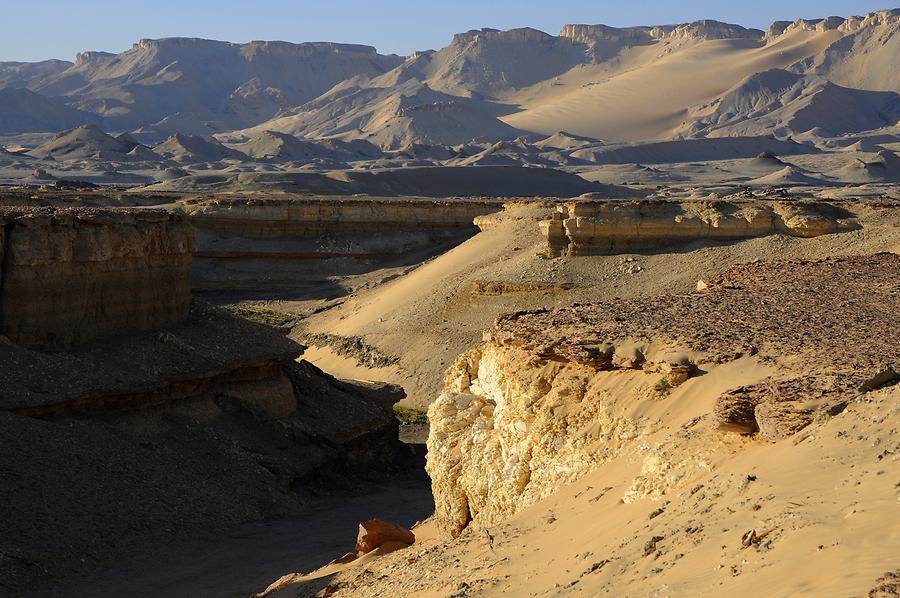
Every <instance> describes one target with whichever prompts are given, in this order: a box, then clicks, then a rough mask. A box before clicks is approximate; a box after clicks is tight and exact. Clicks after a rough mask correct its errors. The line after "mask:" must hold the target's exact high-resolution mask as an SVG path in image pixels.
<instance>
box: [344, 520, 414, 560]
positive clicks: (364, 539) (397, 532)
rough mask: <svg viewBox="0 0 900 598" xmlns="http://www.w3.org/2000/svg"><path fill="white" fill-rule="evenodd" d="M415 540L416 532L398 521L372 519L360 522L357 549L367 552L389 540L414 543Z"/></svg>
mask: <svg viewBox="0 0 900 598" xmlns="http://www.w3.org/2000/svg"><path fill="white" fill-rule="evenodd" d="M415 541H416V536H415V534H413V533H412V532H411V531H409V530H407V529H406V528H403V527H401V526H399V525H397V524H396V523H389V522H387V521H382V520H381V519H370V520H369V521H364V522H362V523H360V524H359V535H358V536H357V538H356V550H357V552H359V553H360V554H366V553H369V552H372V551H373V550H375V549H376V548H378V547H379V546H382V545H384V544H386V543H388V542H400V543H403V544H414V543H415Z"/></svg>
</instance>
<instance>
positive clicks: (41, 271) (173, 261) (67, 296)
mask: <svg viewBox="0 0 900 598" xmlns="http://www.w3.org/2000/svg"><path fill="white" fill-rule="evenodd" d="M0 224H2V232H0V240H2V243H0V247H2V249H0V334H3V335H4V336H6V337H7V338H8V339H10V340H11V341H13V342H15V343H18V344H20V345H23V346H27V347H32V348H37V349H43V350H53V351H59V350H65V349H68V348H71V347H73V346H76V345H78V344H81V343H85V342H88V341H91V340H95V339H99V338H107V337H110V336H115V335H121V334H127V333H133V332H141V331H147V330H153V329H156V328H161V327H165V326H169V325H172V324H176V323H178V322H180V321H182V320H184V318H185V317H186V316H187V312H188V307H189V305H190V286H189V275H190V270H191V254H192V252H193V250H194V231H193V228H192V227H191V225H190V223H189V222H188V221H187V219H186V218H184V217H183V216H181V215H178V214H172V213H169V212H165V211H161V210H104V209H88V208H14V207H3V208H0Z"/></svg>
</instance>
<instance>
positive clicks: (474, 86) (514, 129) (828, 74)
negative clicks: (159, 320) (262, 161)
mask: <svg viewBox="0 0 900 598" xmlns="http://www.w3.org/2000/svg"><path fill="white" fill-rule="evenodd" d="M3 86H6V87H23V88H27V89H28V90H30V91H31V92H35V93H37V94H40V96H42V97H43V98H45V99H48V100H46V101H45V100H42V99H41V98H40V97H37V98H33V99H34V101H33V102H27V101H25V102H23V100H22V98H24V97H25V96H24V95H23V92H17V94H18V95H16V94H12V92H8V97H7V103H6V106H5V107H4V106H3V105H0V114H2V115H3V117H2V118H3V121H2V122H0V129H2V130H4V131H7V132H9V131H34V130H39V129H40V128H41V127H51V129H50V130H58V129H56V127H58V128H67V127H71V126H73V125H74V124H79V123H83V122H97V123H98V124H100V125H101V126H102V127H103V128H104V129H106V130H108V131H124V130H127V131H132V132H134V134H135V136H136V138H137V139H139V140H141V141H142V142H143V143H153V142H158V141H161V140H165V139H167V138H169V137H170V136H171V135H173V134H185V135H193V136H205V137H209V136H210V135H218V134H226V135H224V136H223V138H228V139H229V140H231V141H235V142H238V143H240V142H247V141H249V140H251V139H253V138H255V137H257V136H259V135H260V134H262V133H264V132H266V131H274V132H278V133H284V134H287V135H291V136H295V137H298V138H313V139H322V138H332V139H339V140H343V141H350V140H360V139H361V140H365V141H369V142H371V143H373V144H375V145H378V146H381V147H382V148H384V149H386V150H401V149H404V148H411V147H415V146H416V145H417V144H427V145H432V146H435V145H440V146H449V145H458V144H464V143H468V142H470V141H472V140H475V139H478V140H480V141H481V142H487V143H488V144H490V143H493V142H497V141H510V140H513V139H516V138H517V137H520V136H522V135H526V134H539V135H542V136H545V137H546V136H548V135H553V134H556V133H557V132H559V131H567V132H568V133H567V134H566V135H567V136H568V137H569V138H570V139H567V140H564V139H560V140H559V142H560V143H562V144H564V145H566V144H570V143H576V144H577V143H579V142H578V141H577V140H578V139H579V138H590V139H598V140H599V139H602V140H604V141H607V142H633V141H643V140H667V139H672V138H677V137H679V136H688V137H691V136H693V137H703V136H742V135H750V136H767V135H770V134H772V133H775V134H777V135H779V136H781V137H784V136H790V135H794V134H798V133H805V132H808V131H816V132H817V133H818V134H822V135H843V134H846V133H856V132H861V131H866V130H872V129H878V128H883V127H888V128H890V127H895V126H897V122H896V115H897V105H896V94H897V93H900V9H894V10H887V11H881V12H877V13H872V14H870V15H867V16H864V17H850V18H847V19H844V18H839V17H829V18H827V19H821V20H802V19H800V20H797V21H794V22H777V23H774V24H773V25H772V26H771V27H770V28H769V29H768V30H767V31H765V32H764V31H760V30H756V29H748V28H745V27H741V26H739V25H733V24H728V23H721V22H717V21H710V20H704V21H697V22H694V23H684V24H677V25H660V26H648V27H628V28H615V27H609V26H606V25H599V24H571V25H565V26H564V27H563V28H562V30H561V31H560V33H559V35H551V34H548V33H544V32H542V31H538V30H536V29H532V28H527V27H526V28H520V29H512V30H509V31H498V30H495V29H478V30H472V31H468V32H465V33H460V34H458V35H456V36H454V37H453V39H452V40H451V41H450V43H449V45H447V46H446V47H444V48H441V49H439V50H428V51H423V52H417V53H415V54H413V55H411V56H409V57H400V56H392V55H389V56H386V55H381V54H379V53H377V52H376V51H375V49H374V48H371V47H368V46H359V45H349V44H336V43H302V44H293V43H288V42H250V43H246V44H233V43H228V42H220V41H210V40H202V39H193V38H169V39H160V40H141V41H140V42H138V43H137V44H135V45H134V47H132V48H131V49H129V50H128V51H126V52H123V53H121V54H109V53H104V52H84V53H82V54H79V55H78V57H77V59H76V61H75V62H74V63H67V62H62V61H46V62H41V63H33V64H27V63H0V87H3ZM13 100H15V102H14V101H13ZM62 105H65V106H64V107H63V106H62ZM64 108H68V109H72V110H75V111H78V112H68V111H66V110H64ZM83 114H87V115H90V116H89V117H84V116H82V115H83ZM78 118H81V119H82V120H81V121H79V120H78ZM88 118H90V119H95V120H94V121H91V120H86V119H88ZM573 140H574V141H573ZM282 141H284V140H282ZM266 143H275V144H279V143H281V142H279V141H278V140H273V139H271V138H270V139H268V140H267V141H266ZM286 143H287V145H285V144H284V143H282V145H284V148H282V149H279V150H278V151H280V152H282V151H283V152H286V153H288V154H290V153H291V152H292V151H293V150H291V149H290V147H294V149H296V147H297V146H296V144H293V145H292V142H286ZM264 145H265V144H264ZM559 149H564V148H559ZM261 151H262V150H261ZM591 151H593V150H591ZM300 153H301V154H302V153H303V151H300ZM426 153H427V152H426ZM479 159H483V160H486V161H490V162H499V161H504V160H508V159H509V157H508V156H505V154H504V152H492V153H489V154H485V155H483V156H481V157H480V158H479Z"/></svg>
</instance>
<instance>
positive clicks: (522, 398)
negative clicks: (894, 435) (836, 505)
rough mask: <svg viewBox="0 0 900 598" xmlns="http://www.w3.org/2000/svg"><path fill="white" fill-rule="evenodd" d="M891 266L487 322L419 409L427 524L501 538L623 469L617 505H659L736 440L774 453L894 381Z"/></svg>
mask: <svg viewBox="0 0 900 598" xmlns="http://www.w3.org/2000/svg"><path fill="white" fill-rule="evenodd" d="M898 265H900V257H898V256H897V255H894V254H879V255H875V256H869V257H858V258H842V259H828V260H820V261H808V262H803V261H794V262H775V263H767V264H750V265H745V266H736V267H733V268H731V269H730V270H727V271H725V273H723V274H722V275H721V276H720V278H718V279H716V280H712V281H709V282H704V283H703V284H702V285H700V287H701V288H702V290H699V291H697V292H696V293H691V294H688V295H676V296H661V297H654V298H644V299H637V300H631V301H627V300H622V301H618V302H613V303H603V304H593V305H590V304H588V305H574V306H572V307H568V308H563V309H557V310H540V311H535V312H521V313H514V314H510V315H508V316H502V317H500V318H498V320H497V322H496V323H495V325H494V326H493V327H492V328H491V329H490V330H489V331H488V332H486V333H485V336H484V341H485V342H484V344H483V345H481V346H480V347H478V348H476V349H473V350H471V351H469V352H467V353H465V354H463V355H462V356H460V358H459V359H458V360H457V361H456V363H455V364H454V365H453V366H452V367H451V368H450V369H449V370H448V372H447V376H446V378H445V382H444V388H443V393H442V394H441V396H440V397H439V398H438V399H437V401H435V403H433V404H432V406H431V407H430V409H429V413H428V416H429V420H430V422H431V431H430V435H429V438H428V466H427V469H428V473H429V475H430V476H431V478H432V488H433V492H434V496H435V504H436V522H437V525H438V526H439V527H440V528H441V529H442V531H443V532H444V533H445V534H448V535H451V536H456V535H458V534H460V533H461V532H462V531H463V530H464V529H465V528H466V527H467V526H468V525H469V524H470V523H472V522H476V523H478V524H480V525H491V524H494V523H496V522H498V521H502V520H504V519H506V518H508V517H510V516H511V515H513V514H515V513H517V512H518V511H520V510H521V509H523V508H524V507H526V506H528V505H530V504H532V503H534V502H536V501H537V500H539V499H541V498H543V497H545V496H548V495H550V494H552V493H554V492H556V491H557V490H559V489H560V487H561V486H563V485H566V484H568V483H570V482H572V481H574V480H577V479H579V478H581V477H582V476H585V475H587V474H589V473H590V472H591V471H592V470H593V469H595V468H596V467H597V466H598V465H600V464H602V463H605V462H606V461H609V460H610V459H614V458H617V457H620V456H624V457H627V458H628V460H630V461H632V462H634V463H640V467H639V470H638V468H636V469H635V471H633V472H630V473H628V474H623V475H627V476H630V482H629V483H628V490H627V491H626V492H625V493H624V494H623V495H622V497H621V498H622V500H623V501H624V502H633V501H636V500H639V499H641V498H646V497H649V498H652V499H657V498H661V497H663V496H665V495H666V494H668V493H669V492H671V491H673V490H674V489H677V488H682V487H683V485H684V484H685V483H686V482H685V480H689V479H691V478H692V476H694V475H695V474H696V473H697V472H699V471H706V470H709V469H711V468H713V467H715V463H716V462H717V460H718V459H721V458H723V457H724V456H725V455H727V454H731V453H733V451H734V450H737V447H739V446H741V445H742V444H744V443H745V442H746V440H745V439H744V438H741V436H744V437H749V438H750V439H752V440H758V441H764V442H778V441H780V440H784V439H786V438H789V437H791V436H793V435H795V434H797V433H798V432H800V431H801V430H803V429H804V428H806V427H807V426H809V425H810V424H811V423H813V422H814V421H820V420H822V419H823V418H827V417H828V416H830V415H833V414H835V413H839V412H840V411H841V410H842V409H843V407H842V405H845V404H846V402H847V401H849V400H853V397H855V396H857V395H858V394H859V393H861V392H866V390H865V389H872V388H877V387H878V386H879V385H883V384H886V383H891V382H892V381H893V382H896V381H897V380H898V379H900V375H898V374H897V373H896V370H895V369H891V368H890V367H888V366H887V365H886V364H889V363H890V361H891V360H892V359H894V358H895V356H896V355H900V346H898V342H897V341H896V340H894V339H893V337H891V338H888V337H890V336H891V335H890V334H889V333H888V331H889V330H892V329H893V328H895V327H896V326H897V325H900V321H898V316H897V313H896V309H895V305H896V296H897V292H898V282H897V280H896V276H895V273H896V268H897V267H898ZM821 305H829V306H832V309H829V310H825V311H823V310H821V309H820V308H819V306H821ZM735 314H739V315H740V317H739V318H736V316H735ZM813 314H815V315H813ZM850 321H855V322H860V323H862V322H865V325H862V324H860V325H858V326H857V325H852V324H850V325H848V323H849V322H850ZM847 347H853V350H852V352H848V351H847V350H846V349H847Z"/></svg>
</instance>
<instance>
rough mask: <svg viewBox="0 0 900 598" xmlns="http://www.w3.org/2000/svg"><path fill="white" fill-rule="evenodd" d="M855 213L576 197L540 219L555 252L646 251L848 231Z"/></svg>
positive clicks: (801, 206)
mask: <svg viewBox="0 0 900 598" xmlns="http://www.w3.org/2000/svg"><path fill="white" fill-rule="evenodd" d="M851 226H852V222H850V220H849V214H847V213H844V212H843V211H842V210H840V209H839V208H836V207H835V206H831V205H829V204H822V203H814V202H808V203H801V202H792V203H781V202H775V203H771V204H762V203H756V204H734V203H729V202H725V201H707V202H697V203H692V202H678V203H673V202H665V201H658V200H645V201H634V202H623V201H608V200H607V201H603V200H601V201H595V200H576V201H572V202H569V203H566V204H562V205H560V206H559V207H558V208H557V212H556V213H555V214H554V215H553V219H551V220H546V221H543V222H541V223H540V227H541V232H542V233H543V234H544V236H545V237H546V239H547V246H548V250H549V251H550V253H551V254H552V255H561V254H566V255H590V254H598V253H601V254H602V253H615V252H625V251H629V250H646V249H655V248H660V247H668V246H672V245H678V244H687V243H691V242H694V241H701V240H709V241H734V240H738V239H746V238H750V237H760V236H765V235H773V234H779V233H780V234H786V235H791V236H795V237H817V236H820V235H825V234H829V233H834V232H838V231H841V230H847V229H848V228H850V227H851Z"/></svg>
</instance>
